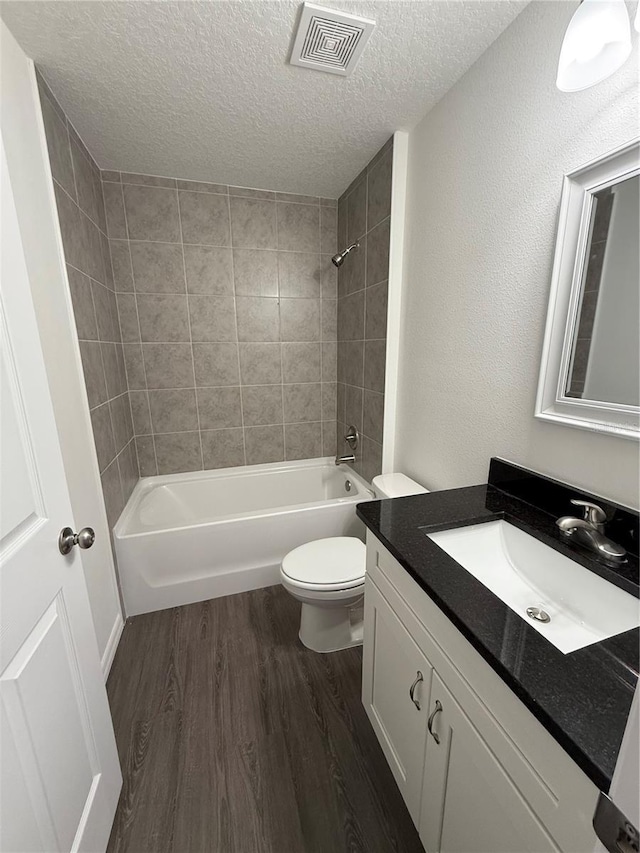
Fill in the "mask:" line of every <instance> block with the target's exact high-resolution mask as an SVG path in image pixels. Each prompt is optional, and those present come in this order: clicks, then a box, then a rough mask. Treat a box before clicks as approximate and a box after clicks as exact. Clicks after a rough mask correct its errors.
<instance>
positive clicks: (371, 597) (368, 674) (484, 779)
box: [362, 531, 598, 853]
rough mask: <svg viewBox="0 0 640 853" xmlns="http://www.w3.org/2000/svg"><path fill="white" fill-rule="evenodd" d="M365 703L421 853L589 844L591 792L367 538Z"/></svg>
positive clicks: (538, 852) (536, 852)
mask: <svg viewBox="0 0 640 853" xmlns="http://www.w3.org/2000/svg"><path fill="white" fill-rule="evenodd" d="M516 618H519V617H516ZM362 699H363V703H364V705H365V708H366V711H367V714H368V716H369V719H370V721H371V724H372V726H373V728H374V730H375V732H376V735H377V737H378V740H379V741H380V744H381V746H382V749H383V751H384V753H385V756H386V758H387V761H388V762H389V765H390V767H391V769H392V771H393V774H394V776H395V779H396V781H397V783H398V786H399V788H400V791H401V793H402V795H403V797H404V800H405V802H406V804H407V808H408V809H409V812H410V814H411V817H412V818H413V821H414V823H415V825H416V827H417V828H418V830H419V833H420V838H421V840H422V843H423V844H424V847H425V850H426V851H427V853H437V851H441V853H453V851H458V853H461V851H469V850H474V851H477V853H481V851H485V853H516V851H517V853H525V851H528V852H529V853H543V851H545V853H546V851H563V853H591V851H592V850H593V849H594V847H595V844H596V836H595V833H594V830H593V828H592V823H591V822H592V817H593V814H594V809H595V805H596V800H597V797H598V789H597V787H596V786H595V785H594V783H593V782H592V781H591V780H590V779H589V778H588V777H587V776H586V774H585V773H584V772H583V771H582V769H581V768H580V767H579V766H578V765H577V764H576V763H575V762H574V761H573V760H572V758H571V757H570V755H569V754H568V753H567V752H566V751H565V750H564V749H563V748H562V747H561V746H560V745H559V744H558V742H557V741H556V740H555V739H554V738H553V737H552V736H551V735H550V734H549V732H548V731H547V730H546V729H545V728H544V726H542V724H541V723H540V722H539V721H538V720H537V719H536V718H535V717H534V715H533V714H532V713H531V711H529V709H528V708H527V707H525V705H524V704H523V703H522V702H521V701H520V699H519V698H518V697H517V695H516V694H515V693H514V692H513V691H512V690H511V689H510V688H509V687H508V685H507V684H505V682H504V681H503V680H502V679H501V678H500V676H499V675H498V674H497V673H496V672H495V671H494V669H493V668H492V667H491V666H489V664H488V663H487V662H486V661H485V660H484V659H483V658H482V656H481V655H480V654H479V653H478V652H477V651H476V649H475V648H474V647H473V646H472V645H471V643H470V642H469V641H468V640H467V639H466V638H465V637H463V635H462V634H461V633H460V632H459V631H458V629H457V628H456V627H455V626H454V625H453V623H452V622H451V621H450V620H449V619H448V618H447V617H446V616H445V614H444V613H443V612H442V611H441V610H440V609H439V608H438V607H437V605H436V604H435V603H434V602H433V601H432V599H431V598H430V597H429V596H428V595H427V594H426V592H425V591H424V590H423V589H421V588H420V586H419V585H418V584H417V583H416V582H415V581H414V580H413V579H412V578H411V576H410V575H409V574H408V572H407V571H406V570H405V569H404V568H403V567H402V566H401V565H400V563H398V561H397V560H396V559H395V558H394V557H393V556H392V555H391V554H390V552H389V551H388V550H387V549H386V548H385V547H384V546H383V545H382V544H381V543H380V541H379V540H378V539H377V538H376V537H375V535H374V534H372V532H371V531H368V532H367V579H366V593H365V629H364V658H363V685H362Z"/></svg>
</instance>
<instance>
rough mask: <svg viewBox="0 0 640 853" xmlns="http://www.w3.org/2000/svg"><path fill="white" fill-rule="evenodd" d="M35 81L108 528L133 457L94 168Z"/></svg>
mask: <svg viewBox="0 0 640 853" xmlns="http://www.w3.org/2000/svg"><path fill="white" fill-rule="evenodd" d="M38 85H39V89H40V100H41V103H42V113H43V118H44V126H45V134H46V138H47V147H48V151H49V160H50V162H51V171H52V173H53V181H54V190H55V196H56V203H57V207H58V217H59V220H60V229H61V232H62V242H63V248H64V255H65V261H66V266H67V275H68V279H69V287H70V290H71V299H72V302H73V311H74V315H75V321H76V329H77V332H78V339H79V341H80V354H81V357H82V367H83V370H84V376H85V382H86V387H87V396H88V399H89V408H90V410H91V423H92V426H93V435H94V439H95V443H96V450H97V454H98V464H99V467H100V475H101V479H102V488H103V492H104V497H105V504H106V508H107V516H108V519H109V524H110V525H111V526H113V524H114V523H115V521H116V520H117V518H118V516H119V515H120V512H121V511H122V509H123V507H124V505H125V503H126V502H127V500H128V498H129V495H130V494H131V491H132V490H133V487H134V486H135V484H136V482H137V480H138V461H137V457H136V451H135V443H134V436H133V422H132V416H131V407H130V400H129V392H128V389H127V380H126V375H125V366H124V351H123V346H122V339H121V334H120V325H119V322H118V311H117V306H116V294H115V290H114V279H113V271H112V267H111V257H110V252H109V242H108V239H107V225H106V217H105V207H104V203H103V194H102V183H101V179H100V171H99V169H98V167H97V165H96V163H95V162H94V160H93V158H92V157H91V155H90V154H89V152H88V151H87V149H86V147H85V146H84V144H83V143H82V140H81V139H80V137H79V136H78V135H77V133H76V132H75V130H74V129H73V127H72V125H71V124H70V122H69V121H68V120H67V118H66V116H65V114H64V112H63V111H62V109H61V107H60V105H59V104H58V102H57V101H56V99H55V97H54V96H53V94H52V93H51V91H50V89H49V88H48V86H47V84H46V83H45V82H44V80H43V79H42V78H41V77H40V75H38Z"/></svg>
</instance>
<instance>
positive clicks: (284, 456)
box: [275, 205, 287, 462]
mask: <svg viewBox="0 0 640 853" xmlns="http://www.w3.org/2000/svg"><path fill="white" fill-rule="evenodd" d="M275 213H276V246H277V251H278V252H280V232H279V222H278V205H276V210H275ZM277 262H278V341H279V343H280V399H281V400H282V461H283V462H286V461H287V430H286V429H285V425H284V364H283V359H282V354H283V349H282V344H283V341H282V298H281V293H280V257H279V256H278V259H277Z"/></svg>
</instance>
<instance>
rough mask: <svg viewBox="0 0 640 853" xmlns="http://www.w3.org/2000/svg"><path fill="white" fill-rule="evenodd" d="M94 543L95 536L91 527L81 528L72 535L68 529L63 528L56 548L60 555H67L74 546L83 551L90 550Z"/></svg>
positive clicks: (71, 531)
mask: <svg viewBox="0 0 640 853" xmlns="http://www.w3.org/2000/svg"><path fill="white" fill-rule="evenodd" d="M95 541H96V534H95V531H94V530H93V528H92V527H83V528H82V530H79V531H78V533H74V532H73V530H72V529H71V528H70V527H63V528H62V530H61V531H60V536H58V548H59V549H60V553H61V554H68V553H69V551H71V549H72V548H73V546H74V545H77V546H78V547H79V548H82V549H83V550H84V549H85V548H91V546H92V545H93V543H94V542H95Z"/></svg>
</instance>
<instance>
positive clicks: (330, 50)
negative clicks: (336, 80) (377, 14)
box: [291, 3, 375, 77]
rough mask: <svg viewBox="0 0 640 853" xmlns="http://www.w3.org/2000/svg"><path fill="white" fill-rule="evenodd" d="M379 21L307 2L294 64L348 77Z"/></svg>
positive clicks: (296, 40)
mask: <svg viewBox="0 0 640 853" xmlns="http://www.w3.org/2000/svg"><path fill="white" fill-rule="evenodd" d="M374 27H375V21H370V20H368V19H367V18H359V17H357V16H356V15H348V14H346V13H345V12H335V11H333V9H324V8H323V7H322V6H315V5H314V4H312V3H304V4H303V6H302V14H301V16H300V24H299V25H298V31H297V33H296V38H295V42H294V45H293V50H292V52H291V64H292V65H300V66H302V67H304V68H315V69H316V70H317V71H328V72H329V73H330V74H340V75H342V76H343V77H346V76H347V75H348V74H350V73H351V72H352V71H353V69H354V67H355V65H356V63H357V62H358V59H359V58H360V55H361V53H362V51H363V50H364V47H365V45H366V43H367V41H368V40H369V36H370V35H371V33H372V31H373V28H374Z"/></svg>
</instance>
